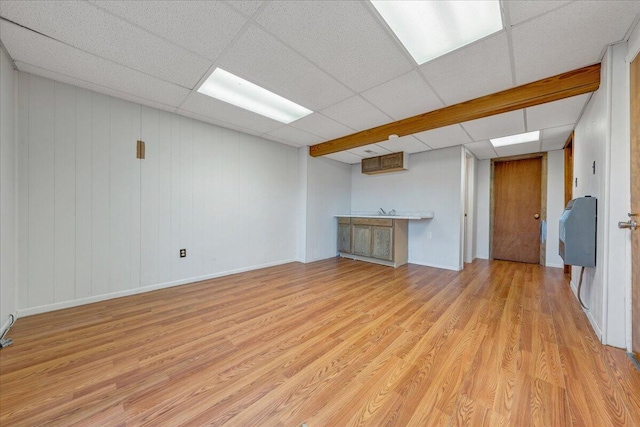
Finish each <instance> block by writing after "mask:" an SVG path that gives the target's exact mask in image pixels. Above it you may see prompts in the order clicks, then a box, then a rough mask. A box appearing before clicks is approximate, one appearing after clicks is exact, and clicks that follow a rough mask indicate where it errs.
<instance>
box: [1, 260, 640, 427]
mask: <svg viewBox="0 0 640 427" xmlns="http://www.w3.org/2000/svg"><path fill="white" fill-rule="evenodd" d="M10 337H11V338H13V340H14V342H15V344H14V345H13V346H12V347H8V348H6V349H3V350H1V351H0V425H2V426H44V425H60V426H72V425H86V426H108V425H127V426H128V425H151V426H177V425H182V424H184V425H194V426H201V425H231V426H294V427H295V426H299V425H301V424H302V423H303V422H306V423H307V425H308V426H309V427H318V426H331V427H336V426H350V425H368V426H383V425H384V426H387V425H397V426H410V425H412V426H431V425H434V426H436V425H438V426H439V425H447V426H448V425H474V426H475V425H487V426H489V425H490V426H501V425H513V426H527V425H539V426H554V427H555V426H565V425H572V424H573V425H575V426H622V425H627V426H640V374H639V373H638V372H637V371H636V370H635V368H634V367H633V365H632V364H631V363H630V361H629V360H628V358H627V356H626V354H625V353H624V351H622V350H617V349H612V348H609V347H604V346H602V345H601V344H600V343H599V341H598V340H597V338H596V337H595V335H594V333H593V332H592V330H591V328H590V326H589V324H588V321H587V319H586V317H585V315H584V314H583V313H582V312H581V310H580V309H579V306H578V304H577V302H576V301H575V299H574V298H573V296H572V295H571V293H570V290H569V287H568V283H567V280H566V279H565V277H564V276H563V274H562V270H560V269H545V268H542V267H539V266H535V265H526V264H517V263H509V262H501V261H496V262H488V261H476V262H475V263H474V264H472V265H469V266H467V268H466V269H465V270H464V271H463V272H461V273H457V272H452V271H446V270H438V269H432V268H427V267H420V266H415V265H407V266H403V267H400V268H397V269H393V268H389V267H382V266H377V265H373V264H366V263H362V262H357V261H351V260H344V259H330V260H326V261H321V262H317V263H313V264H308V265H302V264H297V263H296V264H288V265H284V266H279V267H274V268H268V269H264V270H259V271H255V272H250V273H244V274H238V275H235V276H229V277H225V278H220V279H217V280H210V281H206V282H200V283H196V284H192V285H184V286H180V287H175V288H171V289H165V290H161V291H156V292H153V293H146V294H141V295H136V296H132V297H126V298H120V299H116V300H110V301H105V302H101V303H97V304H92V305H86V306H82V307H76V308H72V309H68V310H63V311H58V312H55V313H48V314H43V315H38V316H32V317H28V318H23V319H20V320H18V322H17V323H16V325H15V326H14V327H13V329H12V330H11V333H10Z"/></svg>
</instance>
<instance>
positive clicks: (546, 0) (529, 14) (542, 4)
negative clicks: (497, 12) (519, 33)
mask: <svg viewBox="0 0 640 427" xmlns="http://www.w3.org/2000/svg"><path fill="white" fill-rule="evenodd" d="M569 3H571V2H570V1H560V0H537V1H531V0H509V1H506V2H504V6H505V7H507V8H508V9H509V18H510V19H511V25H516V24H519V23H520V22H522V21H526V20H527V19H531V18H535V17H536V16H540V15H542V14H545V13H547V12H550V11H552V10H554V9H558V8H559V7H562V6H564V5H565V4H569Z"/></svg>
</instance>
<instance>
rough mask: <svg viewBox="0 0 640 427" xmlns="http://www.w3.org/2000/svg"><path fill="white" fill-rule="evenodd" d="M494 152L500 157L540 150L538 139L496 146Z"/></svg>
mask: <svg viewBox="0 0 640 427" xmlns="http://www.w3.org/2000/svg"><path fill="white" fill-rule="evenodd" d="M495 150H496V153H498V155H499V156H500V157H509V156H520V155H522V154H530V153H538V152H540V141H534V142H525V143H524V144H515V145H506V146H504V147H496V148H495Z"/></svg>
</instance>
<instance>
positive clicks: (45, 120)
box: [3, 73, 299, 315]
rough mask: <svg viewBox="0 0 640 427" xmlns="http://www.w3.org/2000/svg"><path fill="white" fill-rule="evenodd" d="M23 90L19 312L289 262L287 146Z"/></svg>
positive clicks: (100, 102)
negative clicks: (140, 150)
mask: <svg viewBox="0 0 640 427" xmlns="http://www.w3.org/2000/svg"><path fill="white" fill-rule="evenodd" d="M19 82H20V86H19V175H18V182H19V190H18V194H19V236H21V238H20V242H19V268H18V269H19V282H18V300H19V306H18V308H19V313H20V314H23V315H26V314H31V313H36V312H41V311H48V310H52V309H56V308H62V307H66V306H71V305H76V304H79V303H85V302H89V301H94V300H100V299H104V298H108V297H114V296H118V295H127V294H131V293H135V292H139V291H141V290H150V289H154V288H158V287H164V286H170V285H175V284H180V283H186V282H190V281H194V280H199V279H203V278H208V277H215V276H219V275H223V274H228V273H231V272H237V271H243V270H248V269H253V268H259V267H262V266H267V265H273V264H278V263H283V262H289V261H291V260H295V259H296V258H297V233H298V230H297V228H296V226H295V224H296V221H297V218H298V212H297V209H298V205H299V199H298V194H299V192H298V150H297V149H296V148H293V147H288V146H285V145H282V144H278V143H275V142H271V141H267V140H264V139H261V138H258V137H254V136H250V135H246V134H242V133H238V132H235V131H231V130H227V129H223V128H219V127H216V126H213V125H209V124H205V123H202V122H199V121H196V120H192V119H189V118H185V117H182V116H178V115H175V114H171V113H167V112H163V111H159V110H155V109H152V108H147V107H141V106H140V105H137V104H133V103H130V102H127V101H122V100H119V99H116V98H111V97H108V96H105V95H100V94H97V93H92V92H89V91H86V90H83V89H78V88H75V87H72V86H68V85H66V84H63V83H58V82H53V81H52V80H48V79H44V78H41V77H37V76H32V75H29V74H25V73H19ZM137 139H142V140H144V141H145V143H146V159H145V160H137V159H136V158H135V141H136V140H137ZM292 224H293V226H292ZM3 242H4V236H3ZM180 248H186V249H187V257H186V258H183V259H181V258H179V256H178V251H179V249H180Z"/></svg>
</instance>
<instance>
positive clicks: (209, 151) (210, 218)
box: [202, 126, 218, 274]
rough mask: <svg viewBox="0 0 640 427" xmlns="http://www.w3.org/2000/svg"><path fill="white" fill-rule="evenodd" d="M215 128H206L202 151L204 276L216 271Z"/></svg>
mask: <svg viewBox="0 0 640 427" xmlns="http://www.w3.org/2000/svg"><path fill="white" fill-rule="evenodd" d="M213 129H214V127H213V126H206V127H205V132H206V134H205V144H204V147H203V151H202V159H203V163H202V165H203V180H204V188H205V193H204V194H205V197H204V199H203V202H202V212H203V220H204V222H203V224H202V235H203V239H202V262H203V269H204V270H203V274H206V272H207V271H216V268H217V265H216V260H215V245H216V243H217V240H218V236H216V235H215V234H214V231H213V230H214V207H215V203H216V200H217V199H216V198H215V194H216V188H217V186H216V182H215V175H214V165H213V152H214V141H215V140H214V138H213Z"/></svg>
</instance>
